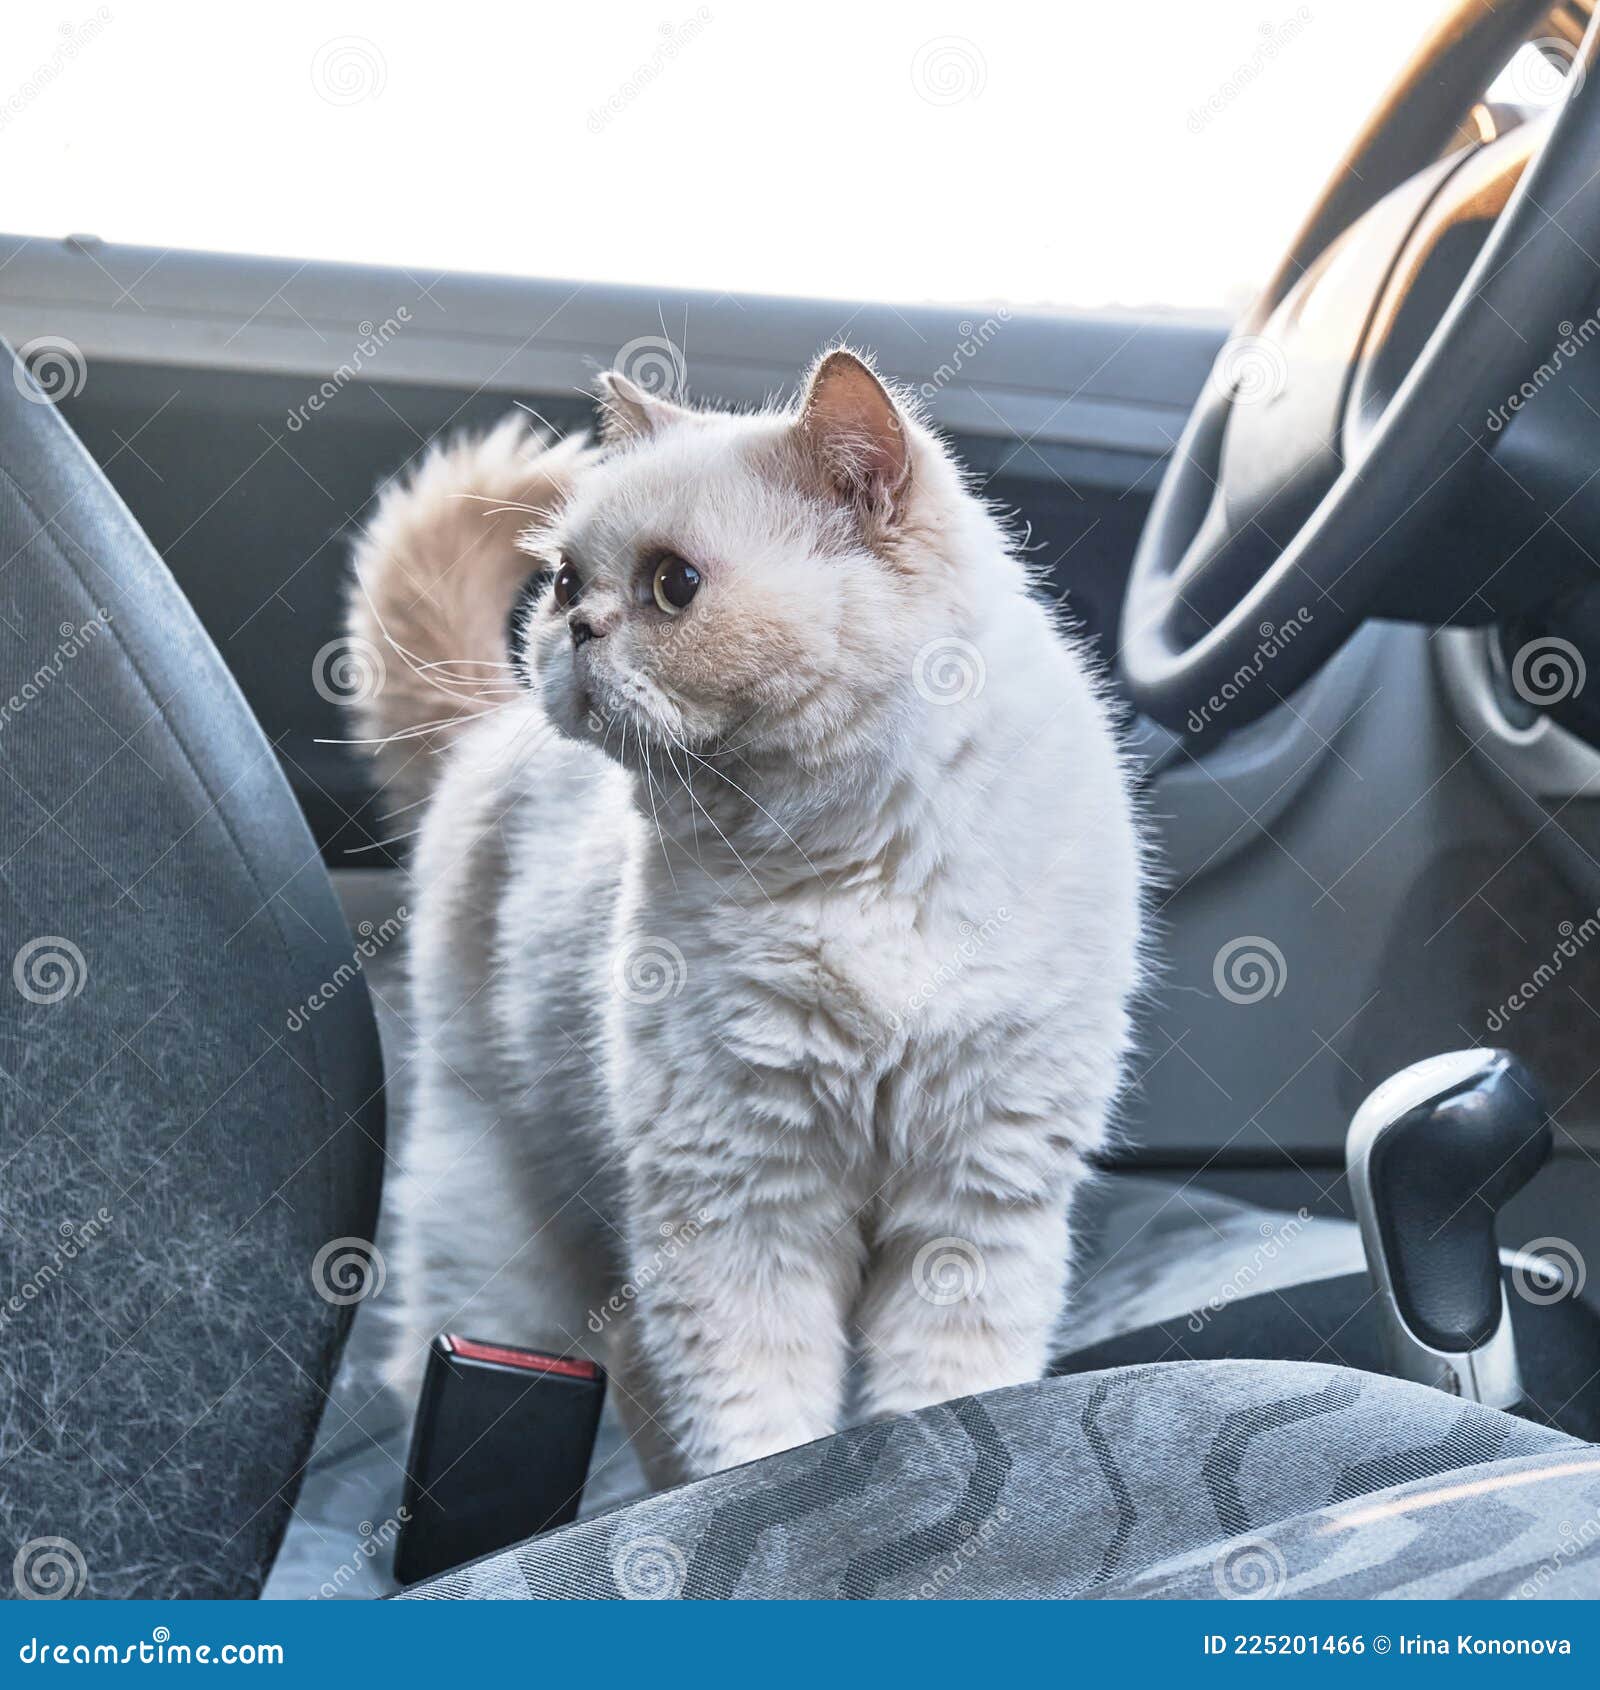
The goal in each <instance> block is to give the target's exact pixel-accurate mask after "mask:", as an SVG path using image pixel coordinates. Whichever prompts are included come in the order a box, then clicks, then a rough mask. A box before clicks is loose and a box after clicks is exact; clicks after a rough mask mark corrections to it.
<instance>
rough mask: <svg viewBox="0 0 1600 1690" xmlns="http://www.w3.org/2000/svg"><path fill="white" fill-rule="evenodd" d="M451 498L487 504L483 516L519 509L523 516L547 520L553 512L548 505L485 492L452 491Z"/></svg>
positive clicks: (503, 513)
mask: <svg viewBox="0 0 1600 1690" xmlns="http://www.w3.org/2000/svg"><path fill="white" fill-rule="evenodd" d="M450 497H451V498H452V499H466V500H468V501H469V502H470V503H472V504H475V505H488V506H489V507H490V509H488V510H486V511H485V512H484V513H483V514H484V515H485V516H504V515H506V513H507V512H509V511H519V512H520V513H521V514H522V515H524V516H536V517H538V518H540V520H541V521H544V522H548V521H549V520H550V518H551V516H552V515H553V514H554V511H553V507H551V506H550V505H525V504H522V503H521V502H520V501H519V500H516V499H494V498H490V496H489V495H488V494H487V493H452V494H451V495H450Z"/></svg>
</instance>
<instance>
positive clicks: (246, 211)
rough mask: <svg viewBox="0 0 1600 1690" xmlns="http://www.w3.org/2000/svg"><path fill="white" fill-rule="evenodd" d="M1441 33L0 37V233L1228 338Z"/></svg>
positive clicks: (184, 12)
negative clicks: (1142, 322)
mask: <svg viewBox="0 0 1600 1690" xmlns="http://www.w3.org/2000/svg"><path fill="white" fill-rule="evenodd" d="M1439 10H1440V0H1343V3H1342V4H1341V5H1339V6H1326V5H1323V4H1322V3H1321V0H1318V3H1317V4H1315V5H1311V4H1297V3H1296V0H1206V4H1204V5H1203V6H1200V5H1195V4H1193V3H1192V0H1160V3H1156V4H1151V5H1147V6H1144V7H1141V8H1138V9H1137V11H1136V12H1135V11H1131V10H1130V9H1129V8H1126V7H1118V6H1098V5H1088V4H1068V5H1063V6H1056V7H1041V6H1039V5H1037V4H1036V3H1030V4H1026V5H1022V4H1009V3H996V4H991V5H988V6H986V7H984V8H982V9H981V10H980V11H978V12H976V13H975V12H973V11H972V9H971V8H963V9H961V11H960V12H959V13H957V12H956V11H953V10H951V11H948V13H947V12H946V10H945V9H944V8H942V7H940V6H938V5H935V6H928V5H925V4H918V5H914V6H913V5H894V6H866V5H861V4H860V3H859V0H855V3H851V4H839V3H835V0H821V3H818V4H813V5H810V6H807V7H803V8H783V7H773V6H766V5H753V4H737V5H735V4H719V3H709V4H705V5H695V4H693V3H692V0H654V3H652V4H645V5H640V4H634V3H629V0H619V3H616V4H611V5H607V6H596V7H576V6H571V7H555V6H541V7H509V6H505V5H494V6H489V5H475V4H470V3H469V4H464V5H456V6H453V7H449V8H446V9H444V10H443V11H440V10H439V9H437V8H434V7H422V6H407V7H395V6H378V5H366V6H362V5H353V6H343V7H340V8H337V9H330V8H328V7H327V6H326V5H322V4H316V5H310V4H286V5H280V6H275V7H273V8H271V9H270V10H263V9H261V8H249V9H244V8H229V7H217V6H214V5H202V4H199V3H198V0H196V3H187V0H175V3H173V4H169V5H166V6H164V7H162V8H161V9H160V11H159V14H156V13H155V12H154V11H153V10H152V11H151V12H148V13H138V12H133V11H125V10H124V9H122V8H120V7H119V8H111V7H101V8H99V9H92V8H90V7H88V6H85V7H84V8H83V9H82V10H80V11H76V12H72V13H70V14H68V15H67V16H66V18H65V21H63V20H62V18H61V17H60V16H58V15H52V14H51V13H50V12H49V11H48V10H46V9H31V8H30V9H21V10H19V11H14V12H13V14H12V15H11V16H10V17H9V18H8V20H7V45H8V49H9V50H8V53H7V61H8V65H9V67H10V68H9V70H8V71H7V73H6V74H7V76H8V77H14V78H15V80H14V81H13V82H12V83H11V85H10V88H9V91H3V92H0V162H3V164H4V166H5V178H6V183H7V208H6V211H5V213H4V217H5V219H6V221H7V223H8V224H9V225H10V227H11V228H12V229H13V230H14V231H15V232H19V233H25V234H37V235H41V236H51V235H57V236H59V235H64V234H67V233H78V234H96V235H100V236H102V237H104V238H105V239H107V240H117V241H127V242H134V243H139V244H145V245H151V246H155V247H158V248H166V247H200V248H210V249H216V250H221V251H231V252H264V253H271V254H278V255H287V256H292V257H304V258H318V259H342V260H352V261H358V262H368V263H384V264H400V265H406V266H409V267H428V268H433V269H464V270H482V271H492V272H502V273H512V274H531V275H543V276H556V277H573V278H583V279H586V280H594V281H605V282H638V283H645V284H654V285H658V286H690V287H704V288H711V289H714V290H717V291H727V292H744V291H751V292H762V293H779V294H801V295H821V296H831V297H843V298H858V299H883V300H889V301H896V302H898V301H920V300H934V301H939V302H945V303H953V304H966V303H981V302H985V301H991V302H993V301H999V302H1006V303H1010V304H1014V305H1045V306H1051V305H1059V306H1086V307H1096V306H1112V307H1128V308H1146V309H1147V308H1149V307H1152V306H1157V307H1172V308H1177V309H1184V310H1202V311H1210V310H1233V309H1237V308H1238V307H1239V306H1240V305H1241V304H1242V303H1243V302H1244V301H1245V300H1246V299H1247V298H1248V296H1249V294H1250V292H1251V290H1252V288H1253V286H1254V284H1255V283H1256V282H1258V281H1259V280H1260V279H1262V278H1263V277H1264V275H1265V274H1266V272H1267V271H1268V269H1269V268H1270V266H1271V264H1272V261H1273V259H1274V257H1275V256H1276V254H1277V252H1278V250H1279V249H1280V248H1281V247H1282V245H1283V244H1284V242H1285V241H1286V239H1287V238H1288V236H1289V235H1290V233H1291V232H1292V228H1293V226H1294V224H1295V223H1296V221H1297V219H1298V218H1299V217H1300V216H1301V215H1302V214H1303V211H1304V209H1305V207H1306V205H1307V204H1308V202H1309V200H1310V198H1311V196H1312V195H1313V194H1314V193H1315V191H1316V189H1317V187H1318V186H1319V185H1320V183H1321V180H1322V178H1323V177H1324V175H1325V174H1326V172H1327V171H1328V170H1329V169H1330V168H1331V167H1332V165H1333V163H1334V161H1335V160H1336V159H1337V157H1338V156H1339V154H1340V152H1341V151H1342V149H1343V148H1344V146H1345V145H1346V143H1347V142H1348V141H1349V139H1350V137H1351V136H1352V134H1353V133H1354V131H1355V130H1356V128H1357V126H1358V125H1359V123H1360V122H1361V120H1362V119H1363V117H1364V116H1365V114H1366V113H1367V111H1368V110H1369V109H1370V107H1371V106H1372V104H1373V102H1374V100H1375V99H1376V98H1377V96H1378V95H1379V94H1380V92H1381V91H1382V89H1383V88H1384V86H1385V85H1386V84H1387V83H1388V82H1389V81H1390V79H1391V78H1392V77H1393V75H1394V74H1395V72H1396V71H1397V70H1398V68H1399V66H1400V64H1401V63H1402V62H1403V60H1404V58H1405V57H1406V55H1407V54H1408V53H1409V52H1410V50H1411V49H1412V47H1413V46H1414V45H1415V43H1416V41H1417V39H1418V38H1419V36H1420V35H1421V33H1422V32H1423V31H1424V30H1425V29H1426V27H1427V26H1428V25H1429V24H1430V23H1431V22H1432V20H1433V19H1434V18H1435V17H1436V16H1437V15H1438V12H1439ZM113 36H114V37H115V43H116V45H115V51H111V50H109V49H108V47H107V39H108V38H110V37H113Z"/></svg>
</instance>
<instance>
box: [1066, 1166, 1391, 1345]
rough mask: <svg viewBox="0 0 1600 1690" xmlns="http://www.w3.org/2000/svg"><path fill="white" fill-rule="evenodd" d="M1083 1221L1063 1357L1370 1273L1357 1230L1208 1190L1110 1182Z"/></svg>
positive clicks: (1087, 1205)
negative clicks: (1295, 1289)
mask: <svg viewBox="0 0 1600 1690" xmlns="http://www.w3.org/2000/svg"><path fill="white" fill-rule="evenodd" d="M1079 1211H1080V1218H1081V1223H1082V1230H1083V1231H1084V1233H1085V1234H1086V1235H1087V1237H1086V1241H1085V1245H1084V1247H1083V1248H1082V1249H1081V1250H1080V1253H1079V1259H1078V1263H1077V1270H1076V1273H1075V1275H1074V1283H1073V1295H1072V1301H1071V1304H1070V1305H1069V1307H1068V1309H1067V1313H1066V1318H1065V1319H1064V1320H1063V1322H1062V1324H1061V1329H1060V1333H1059V1339H1060V1345H1059V1347H1060V1349H1061V1350H1063V1351H1065V1350H1077V1349H1086V1348H1087V1347H1088V1346H1089V1345H1091V1344H1098V1343H1101V1342H1103V1341H1104V1340H1106V1339H1108V1338H1113V1337H1117V1336H1119V1335H1120V1334H1122V1333H1125V1332H1133V1331H1136V1330H1137V1329H1138V1328H1140V1327H1144V1326H1154V1325H1156V1324H1158V1323H1159V1322H1162V1321H1172V1320H1178V1319H1180V1318H1182V1317H1184V1316H1187V1315H1189V1314H1191V1313H1192V1312H1194V1311H1197V1310H1198V1311H1200V1314H1201V1316H1202V1318H1208V1317H1209V1316H1210V1315H1212V1314H1215V1313H1217V1312H1220V1311H1222V1310H1224V1309H1227V1308H1230V1307H1232V1306H1233V1305H1234V1304H1235V1303H1238V1302H1242V1301H1243V1300H1245V1299H1246V1298H1250V1297H1261V1296H1266V1295H1269V1294H1270V1293H1271V1292H1273V1291H1277V1290H1281V1289H1282V1288H1284V1287H1286V1286H1290V1285H1302V1284H1306V1283H1308V1282H1309V1281H1311V1280H1321V1279H1334V1278H1337V1277H1338V1276H1339V1275H1341V1274H1348V1273H1358V1274H1364V1273H1365V1272H1366V1268H1367V1262H1366V1256H1365V1254H1364V1252H1363V1251H1362V1247H1361V1232H1360V1229H1359V1228H1358V1227H1357V1226H1356V1224H1355V1222H1354V1221H1344V1220H1333V1219H1325V1218H1322V1217H1316V1216H1311V1215H1305V1214H1301V1213H1288V1212H1284V1211H1280V1210H1276V1209H1263V1208H1260V1207H1259V1206H1257V1205H1256V1204H1254V1203H1242V1202H1239V1201H1238V1200H1237V1199H1235V1198H1232V1197H1225V1196H1223V1195H1222V1194H1221V1193H1220V1192H1215V1191H1209V1190H1207V1189H1206V1187H1205V1186H1203V1185H1195V1184H1186V1185H1178V1184H1174V1183H1173V1182H1171V1181H1170V1180H1162V1179H1153V1178H1141V1177H1138V1176H1116V1177H1108V1178H1105V1179H1103V1180H1101V1181H1100V1182H1099V1183H1098V1184H1097V1185H1096V1186H1095V1187H1094V1188H1093V1189H1092V1190H1091V1191H1090V1192H1089V1193H1088V1194H1087V1195H1086V1197H1085V1198H1084V1200H1083V1201H1082V1202H1081V1203H1080V1205H1079ZM1163 1359H1170V1360H1181V1359H1183V1358H1182V1357H1181V1356H1172V1357H1166V1358H1163ZM1319 1359H1324V1360H1338V1359H1340V1358H1339V1357H1337V1356H1326V1357H1322V1358H1319Z"/></svg>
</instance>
